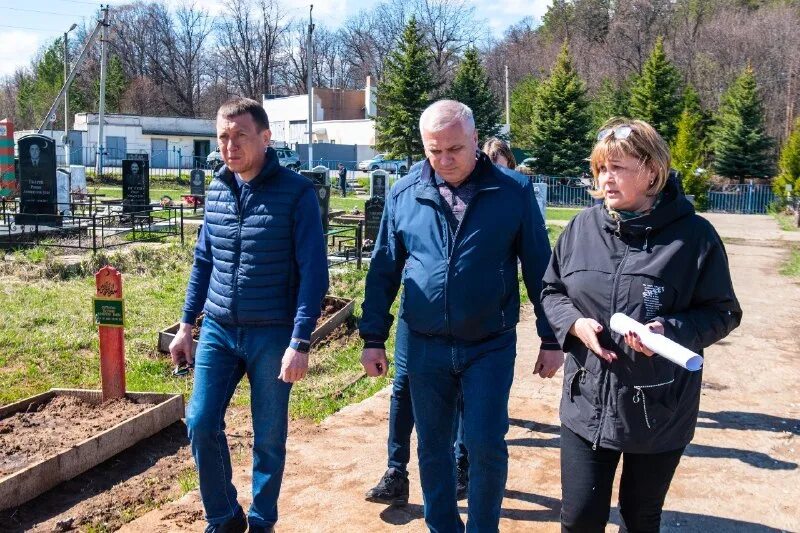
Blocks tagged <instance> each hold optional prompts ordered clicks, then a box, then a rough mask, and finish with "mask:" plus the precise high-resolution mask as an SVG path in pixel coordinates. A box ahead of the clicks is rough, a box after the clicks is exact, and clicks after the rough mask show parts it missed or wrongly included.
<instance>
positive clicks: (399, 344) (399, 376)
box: [387, 319, 468, 472]
mask: <svg viewBox="0 0 800 533" xmlns="http://www.w3.org/2000/svg"><path fill="white" fill-rule="evenodd" d="M408 333H409V329H408V324H407V323H406V321H405V320H403V319H400V320H398V321H397V335H396V340H395V351H394V381H393V382H392V398H391V400H390V403H389V441H388V443H387V444H388V450H389V454H388V455H389V468H396V469H397V470H400V471H402V472H406V471H407V469H408V461H409V460H410V459H411V432H412V431H413V430H414V411H413V410H412V408H411V390H410V389H409V386H408V372H407V371H406V360H407V358H408ZM463 413H464V402H463V401H461V400H459V403H458V422H457V424H458V429H457V430H456V437H455V443H454V445H453V447H454V448H455V454H456V463H460V464H465V463H466V461H467V460H468V459H467V458H468V455H467V447H466V445H465V444H464V424H463V420H464V417H463V416H462V415H463Z"/></svg>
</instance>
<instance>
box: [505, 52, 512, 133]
mask: <svg viewBox="0 0 800 533" xmlns="http://www.w3.org/2000/svg"><path fill="white" fill-rule="evenodd" d="M506 124H507V125H508V139H509V141H508V145H509V146H511V100H510V99H509V97H508V65H506Z"/></svg>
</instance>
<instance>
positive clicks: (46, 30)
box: [0, 24, 63, 33]
mask: <svg viewBox="0 0 800 533" xmlns="http://www.w3.org/2000/svg"><path fill="white" fill-rule="evenodd" d="M0 28H12V29H15V30H28V31H42V32H47V33H50V32H62V31H63V30H60V29H52V30H48V29H46V28H26V27H24V26H8V25H6V24H0Z"/></svg>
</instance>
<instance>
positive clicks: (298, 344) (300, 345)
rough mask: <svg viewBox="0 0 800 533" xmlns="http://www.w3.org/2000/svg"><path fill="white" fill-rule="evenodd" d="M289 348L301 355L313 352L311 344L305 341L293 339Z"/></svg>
mask: <svg viewBox="0 0 800 533" xmlns="http://www.w3.org/2000/svg"><path fill="white" fill-rule="evenodd" d="M289 348H291V349H292V350H296V351H298V352H301V353H308V352H310V351H311V343H310V342H308V341H307V340H303V339H294V338H293V339H292V340H291V341H289Z"/></svg>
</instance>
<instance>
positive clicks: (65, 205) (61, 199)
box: [56, 169, 72, 215]
mask: <svg viewBox="0 0 800 533" xmlns="http://www.w3.org/2000/svg"><path fill="white" fill-rule="evenodd" d="M69 181H70V178H69V172H67V171H66V170H61V169H58V170H56V202H57V205H58V214H59V215H69V214H71V213H72V211H71V210H70V203H69Z"/></svg>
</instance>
